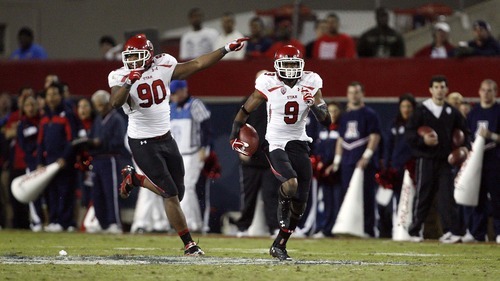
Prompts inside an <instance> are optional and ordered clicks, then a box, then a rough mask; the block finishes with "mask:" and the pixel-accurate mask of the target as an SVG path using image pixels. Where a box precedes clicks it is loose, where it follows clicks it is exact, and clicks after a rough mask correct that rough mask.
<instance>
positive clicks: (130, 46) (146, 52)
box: [122, 34, 154, 69]
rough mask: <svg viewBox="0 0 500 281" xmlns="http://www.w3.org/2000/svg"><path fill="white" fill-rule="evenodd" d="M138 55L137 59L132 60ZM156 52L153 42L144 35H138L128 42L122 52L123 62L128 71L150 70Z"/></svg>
mask: <svg viewBox="0 0 500 281" xmlns="http://www.w3.org/2000/svg"><path fill="white" fill-rule="evenodd" d="M132 55H136V56H137V58H135V59H130V56H132ZM153 56H154V50H153V44H152V43H151V41H149V40H148V38H146V35H144V34H137V35H134V36H132V37H130V39H128V40H127V42H126V43H125V46H124V47H123V52H122V61H123V65H124V66H125V68H126V69H138V68H148V67H149V66H150V65H151V62H152V61H153Z"/></svg>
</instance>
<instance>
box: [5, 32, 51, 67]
mask: <svg viewBox="0 0 500 281" xmlns="http://www.w3.org/2000/svg"><path fill="white" fill-rule="evenodd" d="M17 40H18V43H19V48H18V49H17V50H15V51H14V52H12V54H11V55H10V59H11V60H37V59H38V60H43V59H46V58H47V52H46V51H45V49H44V48H43V47H42V46H40V45H38V44H36V43H34V42H33V41H34V35H33V30H32V29H31V28H29V27H23V28H21V29H20V30H19V32H18V34H17Z"/></svg>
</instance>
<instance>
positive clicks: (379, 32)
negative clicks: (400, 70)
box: [358, 7, 405, 58]
mask: <svg viewBox="0 0 500 281" xmlns="http://www.w3.org/2000/svg"><path fill="white" fill-rule="evenodd" d="M375 19H376V21H377V25H376V26H375V27H373V28H371V29H369V30H368V31H366V32H365V33H363V34H362V35H361V38H360V39H359V42H358V56H359V57H378V58H388V57H404V56H405V42H404V40H403V36H401V34H399V32H397V31H396V30H394V29H392V28H391V27H389V11H388V10H387V9H386V8H383V7H379V8H377V9H376V10H375Z"/></svg>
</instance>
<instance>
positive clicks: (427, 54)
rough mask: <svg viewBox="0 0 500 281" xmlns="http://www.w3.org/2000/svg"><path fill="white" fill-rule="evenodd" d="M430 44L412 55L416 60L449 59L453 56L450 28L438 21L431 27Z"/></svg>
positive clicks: (453, 47)
mask: <svg viewBox="0 0 500 281" xmlns="http://www.w3.org/2000/svg"><path fill="white" fill-rule="evenodd" d="M431 31H432V42H431V43H430V44H428V45H426V46H424V47H422V48H421V49H420V50H419V51H417V52H416V53H415V55H414V57H416V58H449V57H452V56H453V50H454V49H455V46H453V45H452V44H451V43H450V40H449V33H450V26H449V25H448V24H447V23H446V22H444V21H440V22H437V23H436V24H434V26H433V27H432V30H431Z"/></svg>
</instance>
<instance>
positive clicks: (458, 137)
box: [451, 129, 465, 148]
mask: <svg viewBox="0 0 500 281" xmlns="http://www.w3.org/2000/svg"><path fill="white" fill-rule="evenodd" d="M464 138H465V137H464V132H462V130H460V129H455V130H453V135H452V137H451V140H452V141H453V147H454V148H456V147H460V146H462V145H463V144H464Z"/></svg>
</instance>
